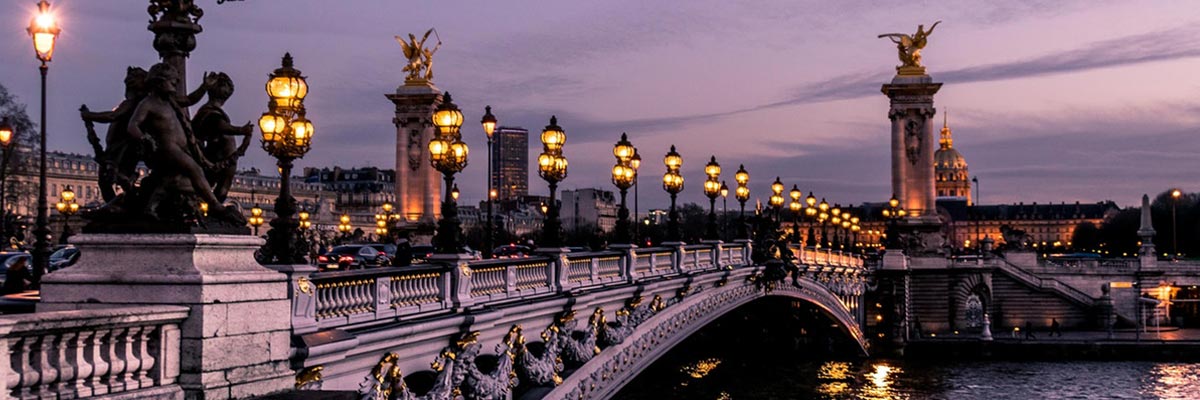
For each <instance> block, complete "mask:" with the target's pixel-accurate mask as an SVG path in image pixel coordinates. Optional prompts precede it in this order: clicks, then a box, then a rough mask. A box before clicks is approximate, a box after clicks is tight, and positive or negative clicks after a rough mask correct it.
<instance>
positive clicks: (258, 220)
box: [246, 204, 266, 236]
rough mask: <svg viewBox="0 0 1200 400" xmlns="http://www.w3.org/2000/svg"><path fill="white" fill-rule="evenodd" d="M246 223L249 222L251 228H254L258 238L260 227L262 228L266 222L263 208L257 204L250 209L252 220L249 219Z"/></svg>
mask: <svg viewBox="0 0 1200 400" xmlns="http://www.w3.org/2000/svg"><path fill="white" fill-rule="evenodd" d="M246 222H249V223H250V226H253V227H254V236H258V227H260V226H262V224H263V223H264V222H266V220H264V219H263V209H262V207H259V206H258V204H255V205H254V207H252V208H250V218H248V219H247V220H246Z"/></svg>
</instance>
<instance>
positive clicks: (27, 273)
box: [0, 251, 33, 294]
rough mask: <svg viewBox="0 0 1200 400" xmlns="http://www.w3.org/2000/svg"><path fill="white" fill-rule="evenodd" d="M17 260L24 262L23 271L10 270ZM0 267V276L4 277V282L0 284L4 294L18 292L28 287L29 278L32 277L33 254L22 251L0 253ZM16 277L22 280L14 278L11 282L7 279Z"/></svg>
mask: <svg viewBox="0 0 1200 400" xmlns="http://www.w3.org/2000/svg"><path fill="white" fill-rule="evenodd" d="M18 262H24V263H25V270H24V271H20V270H19V269H16V270H11V269H13V267H14V266H15V265H16V264H17V263H18ZM0 267H2V268H3V269H2V270H0V272H2V274H0V276H3V277H4V282H3V283H2V284H0V286H3V288H4V290H3V292H4V293H5V294H12V293H20V292H23V291H25V290H28V289H29V287H28V283H29V279H30V278H31V277H33V256H31V255H29V253H26V252H23V251H12V252H3V253H0ZM10 270H11V271H10ZM17 277H19V278H20V279H21V280H24V282H18V281H16V280H14V281H12V282H9V281H8V280H9V279H10V278H14V279H15V278H17Z"/></svg>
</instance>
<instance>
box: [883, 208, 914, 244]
mask: <svg viewBox="0 0 1200 400" xmlns="http://www.w3.org/2000/svg"><path fill="white" fill-rule="evenodd" d="M905 215H908V212H907V211H904V209H903V208H900V200H896V196H895V195H892V198H891V199H889V200H888V208H885V209H884V210H883V217H884V218H886V219H887V221H888V231H887V233H886V235H887V240H888V244H887V247H888V248H893V249H894V248H896V246H897V244H899V240H898V239H899V238H898V237H897V236H898V235H897V232H896V222H897V221H899V220H900V219H902V218H904V216H905Z"/></svg>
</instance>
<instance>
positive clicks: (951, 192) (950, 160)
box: [933, 118, 974, 205]
mask: <svg viewBox="0 0 1200 400" xmlns="http://www.w3.org/2000/svg"><path fill="white" fill-rule="evenodd" d="M938 144H940V145H941V148H940V149H938V150H937V151H936V152H934V153H933V170H934V176H936V178H935V179H937V181H936V182H935V183H934V188H935V190H936V191H937V199H938V200H966V201H967V205H971V204H974V202H973V201H972V200H971V178H970V175H969V174H967V159H966V158H963V156H962V154H959V153H958V150H955V149H954V138H953V137H951V133H950V125H949V120H948V118H947V119H943V120H942V137H941V139H939V140H938Z"/></svg>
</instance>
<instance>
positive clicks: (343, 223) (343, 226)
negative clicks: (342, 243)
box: [337, 214, 354, 239]
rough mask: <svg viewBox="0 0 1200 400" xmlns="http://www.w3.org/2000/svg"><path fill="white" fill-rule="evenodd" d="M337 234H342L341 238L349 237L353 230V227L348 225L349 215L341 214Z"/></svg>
mask: <svg viewBox="0 0 1200 400" xmlns="http://www.w3.org/2000/svg"><path fill="white" fill-rule="evenodd" d="M337 230H338V232H340V233H341V234H342V238H343V239H344V238H347V237H350V231H353V230H354V226H353V225H350V214H342V216H341V217H338V226H337Z"/></svg>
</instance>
